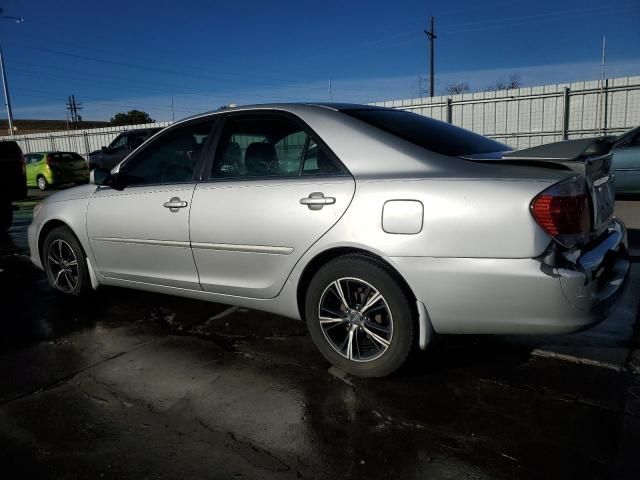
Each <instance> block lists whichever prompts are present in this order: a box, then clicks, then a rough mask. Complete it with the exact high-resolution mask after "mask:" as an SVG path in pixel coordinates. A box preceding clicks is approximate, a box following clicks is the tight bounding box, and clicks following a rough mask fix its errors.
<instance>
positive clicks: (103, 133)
mask: <svg viewBox="0 0 640 480" xmlns="http://www.w3.org/2000/svg"><path fill="white" fill-rule="evenodd" d="M170 124H171V122H158V123H147V124H142V125H125V126H110V127H103V128H91V129H86V130H65V131H61V132H47V133H30V134H27V135H14V136H11V137H2V138H0V139H1V140H9V139H13V140H16V141H17V142H18V144H19V145H20V148H21V149H22V151H23V152H24V153H32V152H46V151H61V152H77V153H79V154H80V155H84V156H85V157H86V156H87V155H88V154H89V153H90V152H93V151H94V150H99V149H100V147H102V146H105V145H109V143H111V141H112V140H113V139H114V138H115V137H116V136H117V135H118V134H119V133H121V132H124V131H127V130H133V129H135V128H152V127H166V126H168V125H170Z"/></svg>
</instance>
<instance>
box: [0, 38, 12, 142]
mask: <svg viewBox="0 0 640 480" xmlns="http://www.w3.org/2000/svg"><path fill="white" fill-rule="evenodd" d="M0 70H1V71H2V89H3V90H4V102H5V105H6V106H7V118H8V119H9V135H13V133H14V131H13V112H12V111H11V99H10V98H9V85H8V84H7V76H6V74H5V72H4V55H3V54H2V47H0Z"/></svg>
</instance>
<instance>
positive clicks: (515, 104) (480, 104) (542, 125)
mask: <svg viewBox="0 0 640 480" xmlns="http://www.w3.org/2000/svg"><path fill="white" fill-rule="evenodd" d="M372 105H379V106H385V107H393V108H399V109H403V110H410V111H413V112H416V113H419V114H421V115H426V116H429V117H433V118H436V119H438V120H443V121H446V122H450V123H453V124H455V125H459V126H461V127H463V128H466V129H469V130H472V131H474V132H477V133H480V134H483V135H487V136H489V137H492V138H495V139H496V140H499V141H501V142H504V143H507V144H508V145H510V146H512V147H513V148H527V147H530V146H535V145H540V144H543V143H549V142H556V141H559V140H563V139H568V138H580V137H585V136H595V135H604V134H618V133H622V132H624V131H625V130H628V129H630V128H632V127H636V126H638V125H640V77H624V78H610V79H607V80H605V81H604V83H603V82H599V81H597V80H596V81H591V82H577V83H565V84H558V85H544V86H540V87H526V88H517V89H513V90H502V91H498V92H477V93H468V94H463V95H454V96H451V97H447V96H439V97H432V98H429V97H427V98H414V99H407V100H390V101H386V102H377V103H373V104H372ZM170 124H171V122H160V123H153V124H146V125H128V126H125V127H115V126H114V127H106V128H94V129H90V130H70V131H61V132H50V133H33V134H29V135H15V136H13V137H4V139H11V138H12V139H15V140H17V141H18V143H19V144H20V147H21V148H22V150H23V152H25V153H31V152H39V151H48V150H60V151H72V152H78V153H80V154H81V155H85V156H86V155H87V154H88V153H89V152H92V151H94V150H97V149H99V148H100V147H101V146H103V145H108V144H109V143H110V142H111V141H112V140H113V139H114V138H115V136H116V135H117V134H119V133H120V132H122V131H125V130H131V129H134V128H144V127H166V126H167V125H170Z"/></svg>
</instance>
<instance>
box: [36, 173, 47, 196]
mask: <svg viewBox="0 0 640 480" xmlns="http://www.w3.org/2000/svg"><path fill="white" fill-rule="evenodd" d="M37 184H38V188H39V189H40V190H42V191H43V192H44V191H45V190H46V189H47V188H49V184H48V183H47V179H46V178H44V177H43V176H42V175H40V176H39V177H38V180H37Z"/></svg>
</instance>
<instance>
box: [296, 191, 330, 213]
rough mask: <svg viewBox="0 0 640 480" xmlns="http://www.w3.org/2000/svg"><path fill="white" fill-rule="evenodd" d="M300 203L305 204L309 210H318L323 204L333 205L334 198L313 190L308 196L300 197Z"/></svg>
mask: <svg viewBox="0 0 640 480" xmlns="http://www.w3.org/2000/svg"><path fill="white" fill-rule="evenodd" d="M300 203H301V204H302V205H307V206H308V207H309V210H320V209H321V208H322V207H324V206H325V205H333V204H334V203H336V199H335V198H333V197H325V196H324V193H322V192H313V193H311V194H309V196H308V197H305V198H301V199H300Z"/></svg>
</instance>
